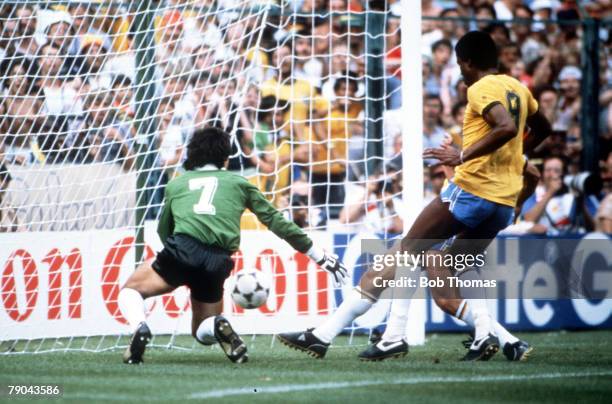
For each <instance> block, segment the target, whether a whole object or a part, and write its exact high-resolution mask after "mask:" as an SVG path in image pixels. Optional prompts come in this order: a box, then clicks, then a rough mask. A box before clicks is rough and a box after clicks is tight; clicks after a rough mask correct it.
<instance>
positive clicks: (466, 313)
mask: <svg viewBox="0 0 612 404" xmlns="http://www.w3.org/2000/svg"><path fill="white" fill-rule="evenodd" d="M462 309H463V316H461V317H459V315H460V314H461V310H462ZM456 317H457V318H459V319H461V320H463V321H465V322H466V323H467V324H468V325H469V326H471V327H473V328H474V339H475V340H479V339H481V338H484V337H486V336H487V335H488V334H494V332H493V324H492V323H493V321H492V320H491V316H490V314H489V309H488V308H487V303H486V301H485V300H482V299H470V300H469V301H468V300H464V301H462V302H461V305H460V306H459V310H457V313H456Z"/></svg>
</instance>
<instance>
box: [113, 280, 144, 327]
mask: <svg viewBox="0 0 612 404" xmlns="http://www.w3.org/2000/svg"><path fill="white" fill-rule="evenodd" d="M117 301H118V303H119V310H121V314H122V315H123V317H125V319H126V320H127V321H128V323H129V324H130V327H131V328H132V332H135V331H136V329H137V328H138V325H139V324H140V323H142V322H144V321H145V304H144V299H143V298H142V295H141V294H140V293H139V292H138V291H136V290H134V289H130V288H123V289H121V290H120V291H119V297H118V299H117Z"/></svg>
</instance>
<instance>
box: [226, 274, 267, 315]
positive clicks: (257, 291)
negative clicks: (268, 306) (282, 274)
mask: <svg viewBox="0 0 612 404" xmlns="http://www.w3.org/2000/svg"><path fill="white" fill-rule="evenodd" d="M231 282H232V283H231V286H230V290H231V291H232V300H234V303H236V304H237V305H238V306H240V307H242V308H243V309H256V308H258V307H259V306H261V305H263V304H264V303H265V302H266V300H268V295H269V294H270V285H271V284H272V280H271V279H270V277H269V276H268V275H267V274H265V273H263V272H261V271H258V270H257V269H243V270H242V271H240V272H238V273H237V274H236V275H234V277H233V279H232V281H231Z"/></svg>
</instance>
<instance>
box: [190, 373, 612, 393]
mask: <svg viewBox="0 0 612 404" xmlns="http://www.w3.org/2000/svg"><path fill="white" fill-rule="evenodd" d="M597 376H612V371H601V372H583V373H581V372H573V373H542V374H531V375H495V376H474V377H438V376H435V377H411V378H407V379H399V380H388V381H384V380H362V381H360V380H356V381H346V382H329V383H312V384H281V385H278V386H257V387H251V388H248V387H242V388H233V389H220V390H211V391H207V392H200V393H193V394H191V395H190V396H189V397H188V398H189V399H198V400H200V399H204V398H222V397H232V396H245V395H250V394H277V393H293V392H297V391H308V390H321V389H346V388H349V387H367V386H390V385H403V384H405V385H410V384H425V383H466V382H470V383H482V382H498V381H499V382H513V381H522V380H544V379H563V378H568V377H597Z"/></svg>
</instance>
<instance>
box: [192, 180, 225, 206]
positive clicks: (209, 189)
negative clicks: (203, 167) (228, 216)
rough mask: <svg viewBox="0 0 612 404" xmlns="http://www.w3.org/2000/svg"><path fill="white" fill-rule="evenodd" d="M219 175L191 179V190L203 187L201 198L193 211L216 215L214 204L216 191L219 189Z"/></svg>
mask: <svg viewBox="0 0 612 404" xmlns="http://www.w3.org/2000/svg"><path fill="white" fill-rule="evenodd" d="M217 183H218V181H217V177H201V178H193V179H190V180H189V190H190V191H196V190H198V189H202V193H201V194H200V200H199V201H198V203H196V204H195V205H193V211H194V212H195V213H198V214H201V215H214V214H215V213H216V209H215V206H214V205H213V204H212V201H213V198H214V197H215V192H216V191H217Z"/></svg>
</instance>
